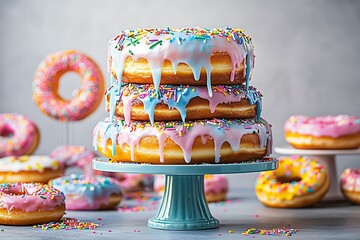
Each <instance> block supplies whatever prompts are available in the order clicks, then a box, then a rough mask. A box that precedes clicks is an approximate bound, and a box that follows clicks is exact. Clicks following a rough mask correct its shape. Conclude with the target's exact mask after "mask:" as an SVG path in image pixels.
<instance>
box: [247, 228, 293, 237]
mask: <svg viewBox="0 0 360 240" xmlns="http://www.w3.org/2000/svg"><path fill="white" fill-rule="evenodd" d="M297 232H299V230H298V229H294V228H286V227H282V228H273V229H257V228H249V229H248V230H246V231H244V232H242V235H244V236H249V235H255V234H260V235H269V236H280V235H285V236H287V237H290V236H292V235H293V234H295V233H297Z"/></svg>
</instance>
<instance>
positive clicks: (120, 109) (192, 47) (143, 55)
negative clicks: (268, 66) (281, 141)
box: [93, 27, 272, 164]
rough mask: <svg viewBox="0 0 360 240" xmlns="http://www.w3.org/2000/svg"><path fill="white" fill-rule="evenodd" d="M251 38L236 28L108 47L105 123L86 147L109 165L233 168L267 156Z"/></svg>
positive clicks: (118, 40) (122, 40)
mask: <svg viewBox="0 0 360 240" xmlns="http://www.w3.org/2000/svg"><path fill="white" fill-rule="evenodd" d="M253 66H254V46H253V44H252V40H251V38H250V37H249V36H248V35H246V34H245V33H244V31H243V30H241V29H235V28H229V27H226V28H214V29H208V28H181V29H178V28H166V29H152V28H151V29H137V30H126V31H123V32H121V33H120V34H118V35H116V36H115V37H114V38H113V39H111V40H110V42H109V48H108V72H109V77H110V86H109V87H108V89H107V90H106V92H105V99H106V111H108V112H109V117H107V118H105V119H103V120H101V121H100V122H99V123H98V124H97V125H96V126H95V128H94V131H93V146H94V147H95V149H96V150H98V151H99V152H100V153H101V154H102V155H104V156H105V157H107V158H109V159H110V161H112V162H136V163H152V164H199V163H234V162H241V161H247V160H251V159H258V158H263V157H265V156H268V155H270V154H271V151H272V133H271V125H270V124H269V123H268V122H267V121H266V120H264V119H263V118H261V116H260V115H261V111H262V109H261V106H262V94H261V93H260V92H259V91H258V90H257V89H256V88H255V87H253V86H250V85H249V81H250V79H251V75H252V69H253Z"/></svg>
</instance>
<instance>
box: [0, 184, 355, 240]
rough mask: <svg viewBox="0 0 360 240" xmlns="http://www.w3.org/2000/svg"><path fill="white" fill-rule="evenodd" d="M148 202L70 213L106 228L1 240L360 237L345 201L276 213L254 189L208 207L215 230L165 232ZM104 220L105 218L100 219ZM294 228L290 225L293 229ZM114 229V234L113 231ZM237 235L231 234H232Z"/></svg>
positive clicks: (5, 231) (5, 233) (26, 231)
mask: <svg viewBox="0 0 360 240" xmlns="http://www.w3.org/2000/svg"><path fill="white" fill-rule="evenodd" d="M147 196H148V198H147V200H146V199H145V201H139V199H135V200H129V199H127V200H125V201H123V202H122V203H121V204H120V206H121V205H124V204H125V205H127V206H132V207H142V208H146V211H138V212H124V211H117V210H112V211H67V213H66V217H72V218H77V219H79V220H81V221H89V222H94V223H99V224H101V225H100V226H99V227H98V228H96V229H95V230H52V229H50V230H41V229H39V228H33V227H32V226H21V227H19V226H4V225H0V239H1V240H5V239H12V240H16V239H127V240H130V239H157V240H162V239H181V240H184V239H253V238H254V239H359V238H360V237H359V236H360V227H359V224H360V206H356V205H351V204H349V203H348V202H346V201H344V200H342V201H337V202H322V203H319V204H318V205H316V206H314V207H311V208H305V209H273V208H268V207H265V206H263V205H262V204H261V203H260V202H259V201H258V200H257V199H256V196H255V194H254V190H253V189H232V190H231V191H230V193H229V199H230V201H229V202H225V203H215V204H214V203H212V204H209V207H210V210H211V212H212V214H213V216H214V217H216V218H217V219H218V220H219V221H220V227H219V228H216V229H210V230H196V231H166V230H156V229H151V228H148V227H147V220H148V219H149V218H150V217H153V216H154V215H155V214H156V209H157V207H158V205H159V202H158V201H154V200H155V199H154V198H151V197H152V196H155V195H154V194H152V193H150V194H148V195H147ZM100 218H101V220H99V219H100ZM289 224H290V226H289ZM283 226H284V227H289V228H296V229H299V232H298V233H297V234H293V235H292V236H290V237H287V236H285V235H281V236H264V235H259V234H256V235H250V236H244V235H242V232H243V231H245V230H247V229H248V228H253V227H255V228H258V229H272V228H281V227H283ZM109 230H110V231H109ZM229 231H232V233H229Z"/></svg>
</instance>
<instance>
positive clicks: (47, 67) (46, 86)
mask: <svg viewBox="0 0 360 240" xmlns="http://www.w3.org/2000/svg"><path fill="white" fill-rule="evenodd" d="M69 71H73V72H76V73H77V74H79V75H80V77H81V88H80V89H79V91H78V92H77V94H76V97H74V98H72V99H71V100H66V99H63V98H62V97H61V96H60V95H59V93H58V86H59V80H60V77H61V76H62V75H63V74H65V73H66V72H69ZM32 89H33V99H34V101H35V103H36V104H37V106H38V107H39V108H40V110H41V111H42V112H44V113H45V114H46V115H48V116H50V117H53V118H55V119H58V120H60V121H77V120H81V119H83V118H85V117H86V116H88V115H89V114H90V113H92V112H93V111H94V110H95V109H96V108H97V106H98V105H99V104H100V102H101V99H102V96H103V89H104V80H103V76H102V73H101V71H100V69H99V67H98V66H97V65H96V63H95V62H94V61H93V60H91V59H90V58H89V57H88V56H86V55H85V54H83V53H80V52H77V51H75V50H67V51H59V52H56V53H54V54H52V55H49V56H48V57H46V58H45V59H44V61H43V62H41V63H40V65H39V67H38V69H37V70H36V73H35V77H34V82H33V85H32Z"/></svg>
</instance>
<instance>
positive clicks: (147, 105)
mask: <svg viewBox="0 0 360 240" xmlns="http://www.w3.org/2000/svg"><path fill="white" fill-rule="evenodd" d="M142 102H143V104H144V110H145V112H146V113H147V114H148V115H149V119H150V122H151V125H154V111H155V107H156V104H158V103H159V102H161V100H160V99H158V98H157V97H155V98H152V97H151V96H150V95H149V96H147V97H146V98H144V99H143V100H142Z"/></svg>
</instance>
